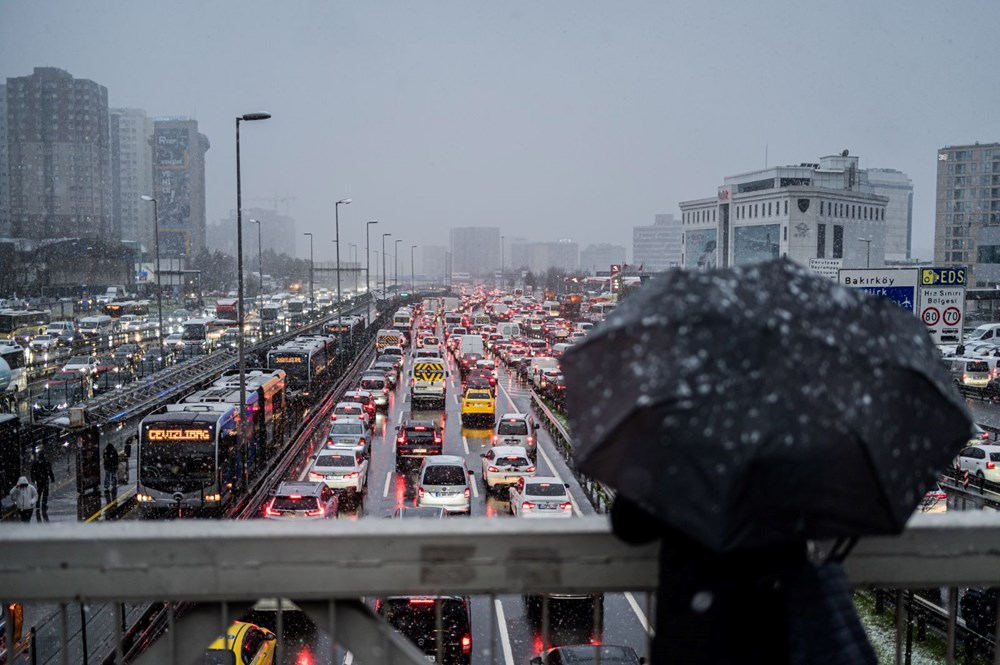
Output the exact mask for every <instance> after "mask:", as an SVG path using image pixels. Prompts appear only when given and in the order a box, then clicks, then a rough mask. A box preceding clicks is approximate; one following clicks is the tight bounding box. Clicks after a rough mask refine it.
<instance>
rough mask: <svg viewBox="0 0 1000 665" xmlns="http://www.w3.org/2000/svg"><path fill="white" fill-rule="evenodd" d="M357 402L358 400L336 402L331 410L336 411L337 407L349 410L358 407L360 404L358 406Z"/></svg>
mask: <svg viewBox="0 0 1000 665" xmlns="http://www.w3.org/2000/svg"><path fill="white" fill-rule="evenodd" d="M359 404H360V402H337V403H336V405H334V407H333V410H334V411H336V410H337V409H351V410H354V409H360V408H361V406H359Z"/></svg>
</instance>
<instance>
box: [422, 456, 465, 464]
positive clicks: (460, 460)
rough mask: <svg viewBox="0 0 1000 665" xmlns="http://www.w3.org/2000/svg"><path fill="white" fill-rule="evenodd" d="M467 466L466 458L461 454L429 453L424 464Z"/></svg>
mask: <svg viewBox="0 0 1000 665" xmlns="http://www.w3.org/2000/svg"><path fill="white" fill-rule="evenodd" d="M436 465H447V466H455V465H458V466H465V458H464V457H461V456H459V455H428V456H427V457H425V458H424V466H436Z"/></svg>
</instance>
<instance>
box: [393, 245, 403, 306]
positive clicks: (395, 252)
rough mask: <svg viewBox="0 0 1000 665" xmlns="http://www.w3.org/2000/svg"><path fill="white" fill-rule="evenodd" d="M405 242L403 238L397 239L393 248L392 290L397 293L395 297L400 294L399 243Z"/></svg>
mask: <svg viewBox="0 0 1000 665" xmlns="http://www.w3.org/2000/svg"><path fill="white" fill-rule="evenodd" d="M401 242H403V239H402V238H397V239H396V244H395V245H393V247H392V271H393V272H392V274H393V277H392V288H393V290H394V291H395V292H396V293H395V294H394V295H398V294H399V243H401Z"/></svg>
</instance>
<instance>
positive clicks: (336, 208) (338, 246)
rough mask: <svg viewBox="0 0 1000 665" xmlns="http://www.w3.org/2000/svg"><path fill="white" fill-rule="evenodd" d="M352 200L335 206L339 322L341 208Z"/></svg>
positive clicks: (346, 200)
mask: <svg viewBox="0 0 1000 665" xmlns="http://www.w3.org/2000/svg"><path fill="white" fill-rule="evenodd" d="M350 203H351V199H340V200H339V201H337V202H336V203H335V204H333V220H334V222H333V223H334V227H333V232H334V234H335V235H334V238H335V239H336V241H337V320H338V321H339V320H340V206H342V205H345V206H346V205H350Z"/></svg>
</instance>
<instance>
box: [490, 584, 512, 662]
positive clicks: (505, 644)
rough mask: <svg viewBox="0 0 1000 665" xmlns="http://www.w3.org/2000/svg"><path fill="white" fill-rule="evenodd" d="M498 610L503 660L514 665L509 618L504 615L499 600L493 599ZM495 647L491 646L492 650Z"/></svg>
mask: <svg viewBox="0 0 1000 665" xmlns="http://www.w3.org/2000/svg"><path fill="white" fill-rule="evenodd" d="M493 604H494V606H495V607H496V609H497V623H498V624H499V625H500V647H501V648H502V649H503V660H504V662H505V663H506V664H507V665H514V652H512V651H511V650H510V635H508V634H507V617H505V616H504V614H503V605H502V604H500V599H499V598H494V599H493ZM492 647H493V645H492V644H491V645H490V648H491V650H492Z"/></svg>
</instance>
